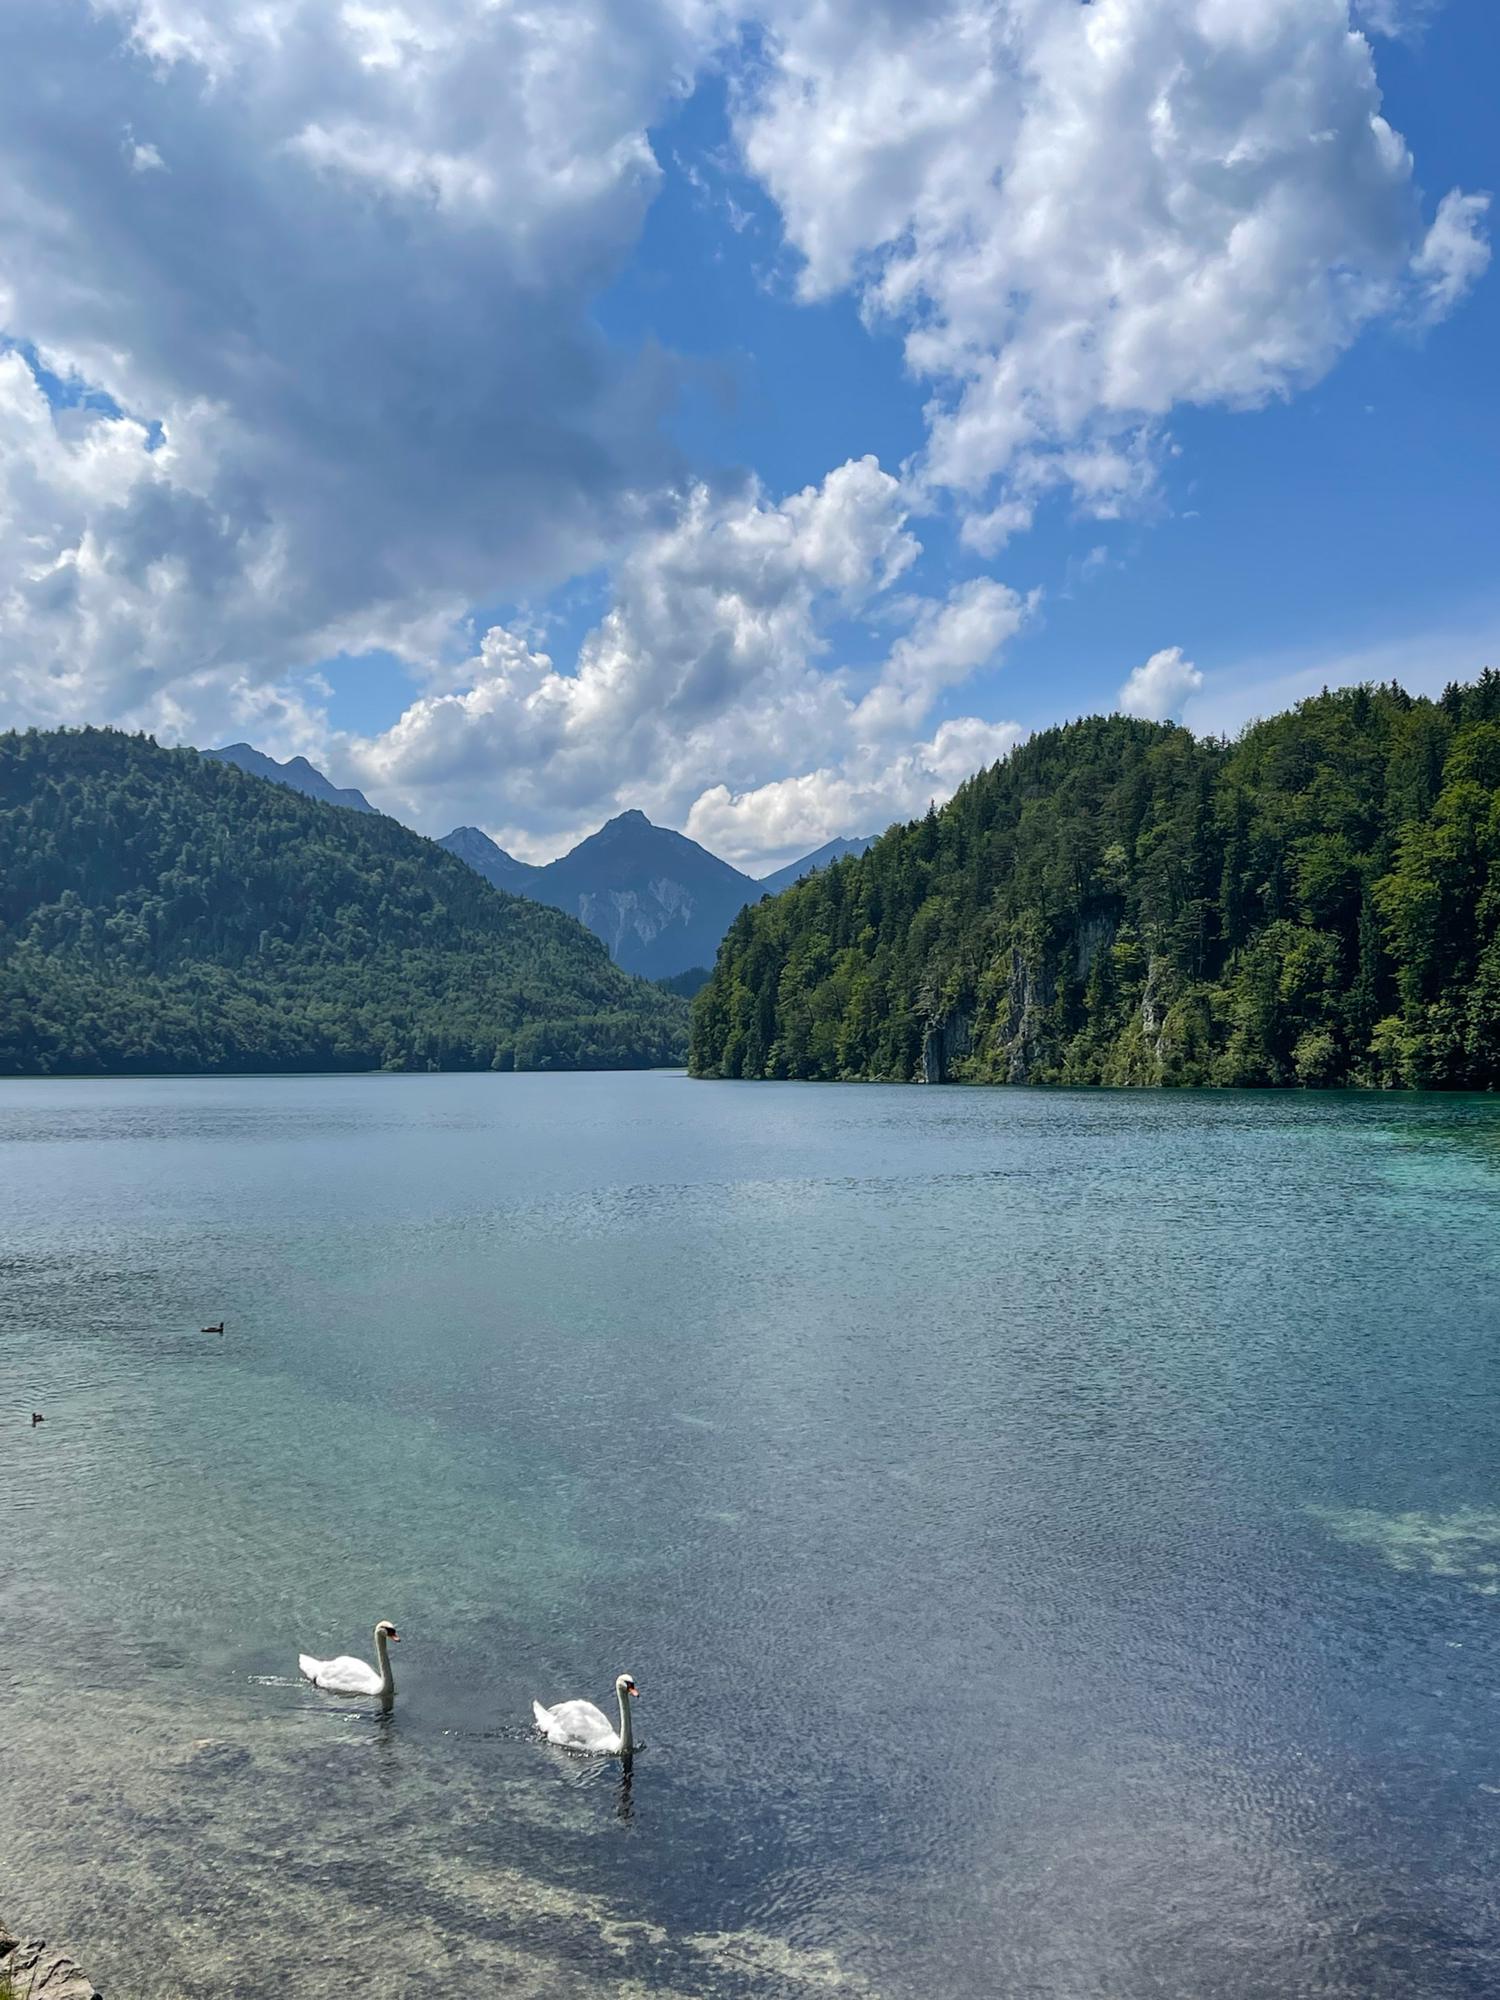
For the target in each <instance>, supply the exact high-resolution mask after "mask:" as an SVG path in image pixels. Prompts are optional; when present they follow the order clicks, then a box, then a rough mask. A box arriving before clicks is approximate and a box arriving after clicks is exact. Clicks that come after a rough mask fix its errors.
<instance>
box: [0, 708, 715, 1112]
mask: <svg viewBox="0 0 1500 2000" xmlns="http://www.w3.org/2000/svg"><path fill="white" fill-rule="evenodd" d="M686 1024H687V1010H686V1007H685V1005H684V1003H683V1002H682V1001H681V1000H680V999H676V998H674V997H673V996H671V995H670V994H666V993H663V992H662V991H661V990H660V988H658V987H655V986H651V985H649V984H647V983H646V982H645V981H644V980H639V979H633V978H631V977H630V976H629V975H628V974H626V973H624V972H621V971H620V969H619V968H618V967H617V966H615V965H613V964H612V963H611V962H610V958H609V954H608V953H607V952H606V950H605V948H604V946H603V945H602V944H601V943H600V942H599V940H598V939H597V938H595V937H593V936H591V935H590V933H589V932H587V931H586V930H584V928H583V927H582V925H581V924H578V923H575V922H574V921H573V919H572V918H571V917H567V916H564V915H562V914H561V912H559V911H557V910H551V909H544V908H543V907H542V906H541V905H539V904H536V903H529V902H523V901H521V900H519V899H518V898H516V897H513V896H505V895H502V894H501V893H500V892H499V891H498V890H496V889H492V888H491V887H490V886H489V884H488V883H486V882H484V881H482V880H481V879H480V877H479V876H478V875H476V874H475V873H474V872H473V870H472V869H470V868H467V867H465V866H464V864H463V863H462V862H461V861H459V860H457V859H456V858H455V857H454V856H452V855H450V854H448V853H446V852H445V851H444V850H443V849H442V848H440V847H439V846H438V845H437V844H436V842H434V841H430V840H424V839H422V838H421V836H420V835H418V834H415V833H412V832H410V831H408V829H407V828H405V827H403V826H400V825H398V824H397V823H396V821H395V820H392V819H386V818H384V817H383V816H380V815H378V814H368V815H365V814H358V813H352V812H348V811H345V810H344V809H343V808H342V807H340V806H334V805H324V804H321V803H319V802H318V801H316V800H313V799H309V798H306V797H304V796H302V795H301V794H300V793H299V792H295V791H291V790H288V789H287V788H286V787H285V786H284V785H279V784H271V783H268V782H267V781H266V780H265V779H263V778H259V777H252V776H247V775H246V774H245V773H243V772H242V771H239V770H237V769H235V768H234V767H233V766H232V765H229V764H223V763H216V762H213V761H211V760H209V759H207V758H203V757H200V756H199V755H198V754H197V753H196V752H195V751H192V750H163V749H161V748H159V747H158V745H157V744H155V743H154V742H152V741H151V740H150V739H149V738H147V737H141V736H126V735H122V734H120V733H119V732H117V731H113V730H104V729H82V730H58V731H49V732H46V733H43V732H39V731H35V730H33V731H29V732H27V733H26V734H24V735H18V734H11V735H5V736H0V1074H9V1075H50V1074H59V1075H80V1074H90V1073H99V1072H110V1073H127V1074H128V1073H131V1072H145V1071H212V1070H284V1069H293V1070H295V1069H346V1070H360V1069H373V1068H386V1069H513V1068H514V1069H536V1068H548V1067H550V1068H569V1069H573V1068H586V1067H606V1068H623V1067H641V1066H646V1065H650V1064H656V1063H666V1062H673V1061H680V1060H681V1057H682V1053H683V1047H684V1041H685V1035H686Z"/></svg>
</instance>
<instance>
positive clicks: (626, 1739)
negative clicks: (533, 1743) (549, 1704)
mask: <svg viewBox="0 0 1500 2000" xmlns="http://www.w3.org/2000/svg"><path fill="white" fill-rule="evenodd" d="M640 1693H641V1691H640V1689H639V1688H638V1687H637V1686H636V1684H635V1682H634V1681H633V1680H632V1679H631V1677H630V1675H629V1674H621V1675H620V1676H619V1678H618V1679H617V1680H616V1682H615V1694H616V1696H617V1698H618V1700H619V1703H620V1726H619V1728H618V1729H616V1728H614V1727H613V1726H612V1724H611V1722H610V1719H609V1717H608V1716H607V1715H606V1714H605V1713H604V1710H603V1709H602V1708H595V1706H594V1704H593V1703H592V1702H591V1701H560V1702H559V1703H558V1704H557V1706H556V1707H555V1708H543V1707H542V1704H541V1703H540V1702H539V1701H534V1702H533V1703H532V1704H531V1712H532V1714H533V1715H534V1716H535V1717H536V1726H537V1728H538V1729H540V1730H541V1732H542V1734H543V1735H544V1736H545V1737H546V1739H547V1741H548V1742H549V1743H560V1744H562V1746H563V1748H564V1749H565V1750H592V1751H594V1752H596V1754H597V1755H599V1756H600V1757H628V1756H630V1754H631V1752H632V1751H633V1750H634V1749H635V1735H634V1732H633V1731H632V1729H631V1727H630V1704H631V1703H632V1702H633V1701H638V1700H639V1699H640Z"/></svg>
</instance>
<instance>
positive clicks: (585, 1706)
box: [531, 1701, 620, 1750]
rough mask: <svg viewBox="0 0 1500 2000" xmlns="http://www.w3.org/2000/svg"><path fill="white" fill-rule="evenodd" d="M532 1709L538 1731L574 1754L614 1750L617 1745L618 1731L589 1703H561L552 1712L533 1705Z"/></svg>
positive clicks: (536, 1703) (602, 1711) (537, 1702)
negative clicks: (571, 1748) (566, 1747)
mask: <svg viewBox="0 0 1500 2000" xmlns="http://www.w3.org/2000/svg"><path fill="white" fill-rule="evenodd" d="M531 1709H532V1713H533V1714H534V1715H535V1717H536V1720H537V1727H538V1728H539V1729H541V1730H544V1731H545V1732H546V1735H547V1737H548V1738H549V1740H550V1741H551V1742H553V1743H567V1744H571V1745H572V1746H573V1748H574V1749H575V1750H614V1749H616V1748H617V1747H618V1745H619V1741H620V1732H619V1729H618V1727H617V1726H616V1725H615V1724H614V1723H613V1722H611V1721H610V1719H609V1717H608V1716H607V1715H606V1714H605V1713H604V1710H603V1709H602V1708H596V1707H595V1706H594V1704H593V1703H592V1702H591V1701H560V1702H559V1703H558V1704H557V1706H556V1707H555V1708H543V1707H542V1704H541V1703H540V1702H539V1701H534V1702H533V1703H532V1704H531Z"/></svg>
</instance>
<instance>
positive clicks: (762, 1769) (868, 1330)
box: [0, 1074, 1500, 2000]
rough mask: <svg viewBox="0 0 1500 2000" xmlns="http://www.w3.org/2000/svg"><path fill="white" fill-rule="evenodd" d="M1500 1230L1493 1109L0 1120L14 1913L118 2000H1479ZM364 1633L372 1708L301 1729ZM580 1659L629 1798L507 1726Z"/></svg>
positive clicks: (966, 1106) (749, 1107)
mask: <svg viewBox="0 0 1500 2000" xmlns="http://www.w3.org/2000/svg"><path fill="white" fill-rule="evenodd" d="M1497 1196H1500V1101H1497V1100H1495V1099H1481V1098H1442V1097H1430V1096H1424V1097H1412V1098H1403V1099H1394V1098H1389V1097H1373V1096H1353V1095H1326V1096H1324V1095H1316V1094H1309V1095H1299V1094H1290V1093H1286V1094H1265V1095H1257V1094H1252V1093H1244V1094H1241V1093H1217V1094H1215V1093H1201V1094H1199V1093H1183V1094H1180V1095H1174V1094H1171V1093H1162V1094H1153V1093H1148V1092H1141V1093H1129V1092H1092V1093H1089V1092H1043V1091H993V1092H984V1091H963V1090H919V1089H901V1088H881V1087H865V1088H860V1087H837V1086H833V1087H828V1086H821V1087H820V1086H815V1085H807V1086H799V1085H776V1084H750V1085H737V1084H704V1083H691V1082H689V1081H687V1080H686V1079H685V1078H682V1077H680V1076H676V1075H667V1074H647V1075H589V1076H526V1075H522V1076H432V1077H369V1078H328V1079H322V1078H313V1079H306V1078H301V1079H283V1080H265V1079H261V1080H192V1081H160V1082H106V1083H99V1082H46V1083H5V1084H3V1085H0V1216H3V1239H0V1739H3V1757H0V1771H3V1775H4V1783H3V1792H0V1798H3V1808H0V1916H4V1917H6V1918H8V1919H9V1921H10V1922H11V1923H12V1924H13V1925H14V1926H15V1927H17V1928H25V1927H27V1926H31V1927H34V1928H43V1929H49V1930H51V1931H52V1932H54V1933H55V1934H56V1935H57V1936H58V1937H59V1938H66V1939H67V1941H68V1942H69V1943H70V1944H71V1945H72V1946H73V1947H74V1948H75V1949H76V1950H77V1951H78V1952H79V1955H80V1956H81V1957H82V1958H83V1960H84V1962H85V1963H86V1965H87V1967H88V1969H89V1971H90V1972H91V1973H92V1975H93V1977H94V1978H95V1979H96V1980H97V1981H98V1982H99V1983H100V1985H101V1986H102V1987H103V1988H104V1990H105V1992H106V1993H107V1994H110V1995H111V1996H112V2000H132V1996H140V2000H165V1996H168V1995H174V1996H175V1995H186V1996H198V1995H208V1994H210V1993H212V1994H233V1995H244V1996H246V2000H250V1996H254V2000H266V1996H267V1995H286V1996H289V2000H322V1996H332V1995H340V1996H343V1995H346V1994H347V1993H348V1992H349V1991H350V1990H351V1988H357V1989H358V1990H360V1991H363V1992H368V1993H373V1994H374V1995H377V1996H384V1995H387V1994H390V1995H395V1994H404V1993H408V1992H415V1991H417V1990H419V1988H420V1987H421V1982H422V1980H423V1978H430V1979H431V1981H432V1985H431V1988H430V1990H431V1991H433V1992H435V1993H458V1992H470V1991H478V1990H481V1984H483V1985H484V1986H485V1987H494V1988H495V1989H503V1990H504V1991H505V1992H507V1993H510V1994H518V1995H538V1996H540V1995H547V1996H556V1995H564V1996H571V1995H578V1996H591V1995H603V1994H611V1995H646V1994H676V1995H682V1996H725V2000H730V1996H740V1995H749V1994H757V1995H787V1996H823V1995H860V1996H875V1995H879V1996H890V2000H947V1997H948V1996H952V2000H1030V1996H1046V2000H1092V1997H1093V1996H1098V2000H1106V1996H1107V2000H1135V1996H1148V1995H1149V1996H1181V2000H1209V1996H1212V2000H1251V1996H1257V2000H1259V1996H1264V2000H1289V1996H1297V2000H1300V1996H1305V1995H1306V1996H1311V1995H1319V1996H1349V2000H1356V1996H1357V2000H1371V1996H1391V2000H1398V1996H1399V2000H1417V1996H1434V2000H1436V1996H1460V1995H1462V1996H1468V1995H1473V1996H1480V1995H1493V1994H1494V1993H1495V1992H1496V1991H1500V1624H1497V1620H1500V1338H1497V1335H1500V1325H1497V1306H1496V1302H1497V1297H1500V1291H1497V1278H1500V1226H1497ZM221 1317H222V1318H223V1319H224V1320H225V1321H226V1322H227V1331H226V1333H225V1335H224V1337H223V1338H222V1339H220V1338H218V1337H216V1336H211V1335H209V1336H206V1335H203V1334H201V1333H200V1332H199V1331H198V1329H199V1327H200V1326H201V1325H203V1324H204V1323H206V1322H210V1321H217V1320H218V1319H220V1318H221ZM32 1409H37V1410H40V1411H43V1412H44V1413H45V1415H46V1423H45V1424H44V1425H43V1426H41V1427H40V1428H38V1429H36V1430H33V1429H31V1428H30V1426H29V1416H30V1412H31V1410H32ZM381 1617H388V1618H391V1619H393V1620H394V1621H395V1622H396V1624H397V1625H398V1626H399V1628H400V1630H401V1633H402V1643H401V1645H400V1646H399V1647H398V1648H397V1649H396V1652H395V1655H394V1659H395V1664H396V1668H397V1679H398V1684H399V1692H398V1695H397V1699H396V1703H395V1707H394V1710H393V1712H392V1713H391V1714H390V1715H389V1716H382V1715H381V1714H380V1713H379V1711H378V1709H377V1708H376V1707H375V1706H374V1705H373V1704H371V1703H369V1702H359V1701H354V1702H338V1701H334V1700H331V1699H329V1698H327V1697H325V1696H321V1695H319V1694H317V1693H315V1692H314V1691H312V1690H310V1689H308V1688H307V1687H305V1686H303V1685H301V1684H300V1683H299V1682H298V1681H297V1678H296V1658H297V1654H298V1653H299V1651H311V1652H313V1653H315V1654H322V1655H328V1654H334V1653H342V1652H357V1653H360V1654H362V1655H363V1656H365V1657H370V1656H371V1651H372V1649H371V1641H370V1627H371V1626H372V1624H373V1623H374V1622H375V1620H376V1619H377V1618H381ZM622 1671H627V1672H630V1673H633V1674H634V1675H635V1676H636V1678H637V1680H638V1681H639V1683H640V1686H641V1689H642V1700H641V1703H640V1706H639V1709H638V1711H637V1726H638V1731H639V1734H640V1737H641V1738H642V1740H643V1745H644V1747H643V1748H642V1749H641V1751H640V1754H639V1755H638V1756H637V1757H636V1759H635V1760H634V1766H633V1769H632V1771H631V1772H630V1774H629V1776H628V1778H626V1777H625V1776H623V1775H622V1772H621V1770H620V1767H619V1766H618V1764H615V1763H608V1762H588V1761H583V1760H579V1759H575V1758H570V1757H568V1756H567V1755H565V1754H563V1753H561V1752H558V1751H556V1750H553V1749H551V1748H550V1747H548V1746H546V1745H544V1744H541V1743H539V1742H538V1741H537V1740H536V1739H535V1737H534V1735H533V1733H532V1730H531V1727H530V1704H531V1699H532V1697H533V1695H538V1696H540V1697H541V1698H542V1699H543V1700H545V1701H552V1700H555V1699H558V1698H562V1697H567V1696H573V1695H588V1696H590V1697H591V1698H592V1699H594V1700H596V1701H599V1702H601V1703H603V1704H606V1705H609V1704H610V1703H611V1696H610V1689H611V1687H612V1683H613V1681H614V1677H615V1675H616V1674H617V1673H619V1672H622ZM424 1990H425V1989H424Z"/></svg>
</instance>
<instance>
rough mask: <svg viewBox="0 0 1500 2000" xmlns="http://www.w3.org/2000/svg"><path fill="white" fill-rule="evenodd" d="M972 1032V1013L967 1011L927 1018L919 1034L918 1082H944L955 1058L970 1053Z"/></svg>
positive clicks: (950, 1071)
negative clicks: (944, 1016)
mask: <svg viewBox="0 0 1500 2000" xmlns="http://www.w3.org/2000/svg"><path fill="white" fill-rule="evenodd" d="M973 1033H974V1016H973V1015H972V1014H969V1013H963V1014H950V1015H948V1016H947V1018H946V1019H945V1020H941V1021H929V1022H928V1023H927V1027H926V1029H925V1030H924V1032H923V1035H922V1075H921V1081H922V1082H923V1083H946V1082H947V1081H948V1078H949V1076H950V1074H951V1073H952V1068H953V1064H954V1062H955V1061H956V1060H957V1058H958V1057H959V1056H966V1055H967V1054H968V1053H969V1048H970V1044H971V1041H972V1039H973Z"/></svg>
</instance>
